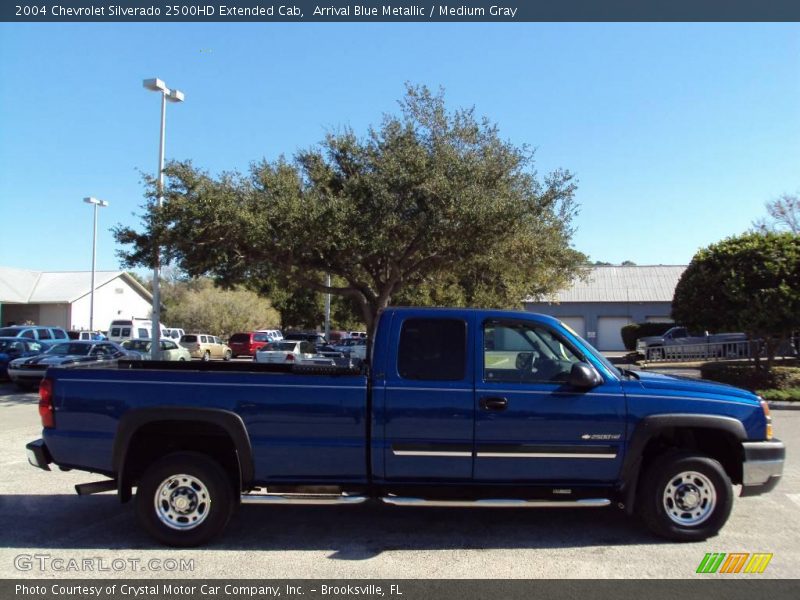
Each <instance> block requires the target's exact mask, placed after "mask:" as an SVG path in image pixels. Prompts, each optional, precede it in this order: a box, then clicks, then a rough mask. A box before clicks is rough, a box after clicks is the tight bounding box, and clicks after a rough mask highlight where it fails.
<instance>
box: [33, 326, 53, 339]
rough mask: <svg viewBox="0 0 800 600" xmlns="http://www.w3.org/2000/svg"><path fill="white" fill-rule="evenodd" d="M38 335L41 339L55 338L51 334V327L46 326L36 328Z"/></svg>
mask: <svg viewBox="0 0 800 600" xmlns="http://www.w3.org/2000/svg"><path fill="white" fill-rule="evenodd" d="M36 336H37V337H38V338H39V339H40V340H52V339H53V336H52V335H50V330H49V329H45V328H44V327H40V328H39V329H37V330H36Z"/></svg>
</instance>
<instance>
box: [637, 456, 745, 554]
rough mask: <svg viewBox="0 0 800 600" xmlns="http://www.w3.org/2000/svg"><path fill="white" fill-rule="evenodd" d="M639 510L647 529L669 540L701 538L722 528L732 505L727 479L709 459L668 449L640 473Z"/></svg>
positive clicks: (709, 535) (684, 540)
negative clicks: (667, 451) (642, 475)
mask: <svg viewBox="0 0 800 600" xmlns="http://www.w3.org/2000/svg"><path fill="white" fill-rule="evenodd" d="M640 493H641V495H640V499H639V509H640V513H641V515H642V518H643V520H644V522H645V524H646V525H647V526H648V527H649V528H650V530H651V531H653V532H654V533H656V534H657V535H660V536H661V537H665V538H668V539H671V540H675V541H680V542H694V541H700V540H705V539H706V538H709V537H711V536H713V535H716V534H717V532H718V531H719V530H720V529H722V526H723V525H724V524H725V522H726V521H727V520H728V516H729V515H730V514H731V507H732V506H733V489H732V486H731V480H730V478H729V477H728V474H727V473H726V472H725V469H723V468H722V465H720V464H719V462H717V461H716V460H714V459H713V458H709V457H707V456H703V455H701V454H695V453H692V452H671V453H668V454H665V455H663V456H661V457H659V458H657V459H656V460H655V461H653V463H652V464H651V465H650V467H649V468H648V469H647V472H646V473H645V474H644V478H643V480H642V487H641V492H640Z"/></svg>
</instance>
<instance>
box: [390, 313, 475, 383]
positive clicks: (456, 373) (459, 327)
mask: <svg viewBox="0 0 800 600" xmlns="http://www.w3.org/2000/svg"><path fill="white" fill-rule="evenodd" d="M466 364H467V324H466V323H465V322H464V321H461V320H458V319H407V320H406V321H405V322H404V323H403V327H402V330H401V331H400V346H399V349H398V355H397V371H398V373H399V374H400V377H402V378H403V379H416V380H422V381H460V380H462V379H464V376H465V373H466Z"/></svg>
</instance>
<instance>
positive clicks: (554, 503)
mask: <svg viewBox="0 0 800 600" xmlns="http://www.w3.org/2000/svg"><path fill="white" fill-rule="evenodd" d="M381 501H382V502H384V503H386V504H392V505H394V506H432V507H436V506H439V507H469V508H555V507H565V508H575V507H584V508H595V507H601V506H608V505H610V504H611V500H608V499H607V498H585V499H582V500H520V499H514V498H497V499H488V498H487V499H478V500H428V499H426V498H401V497H399V496H384V497H382V498H381Z"/></svg>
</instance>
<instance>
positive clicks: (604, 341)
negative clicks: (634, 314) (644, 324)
mask: <svg viewBox="0 0 800 600" xmlns="http://www.w3.org/2000/svg"><path fill="white" fill-rule="evenodd" d="M631 322H632V321H631V320H630V318H629V317H600V318H598V319H597V349H598V350H600V351H602V352H605V351H609V350H611V351H623V350H625V344H624V343H623V342H622V335H621V334H620V329H622V328H623V327H625V325H627V324H628V323H631Z"/></svg>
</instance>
